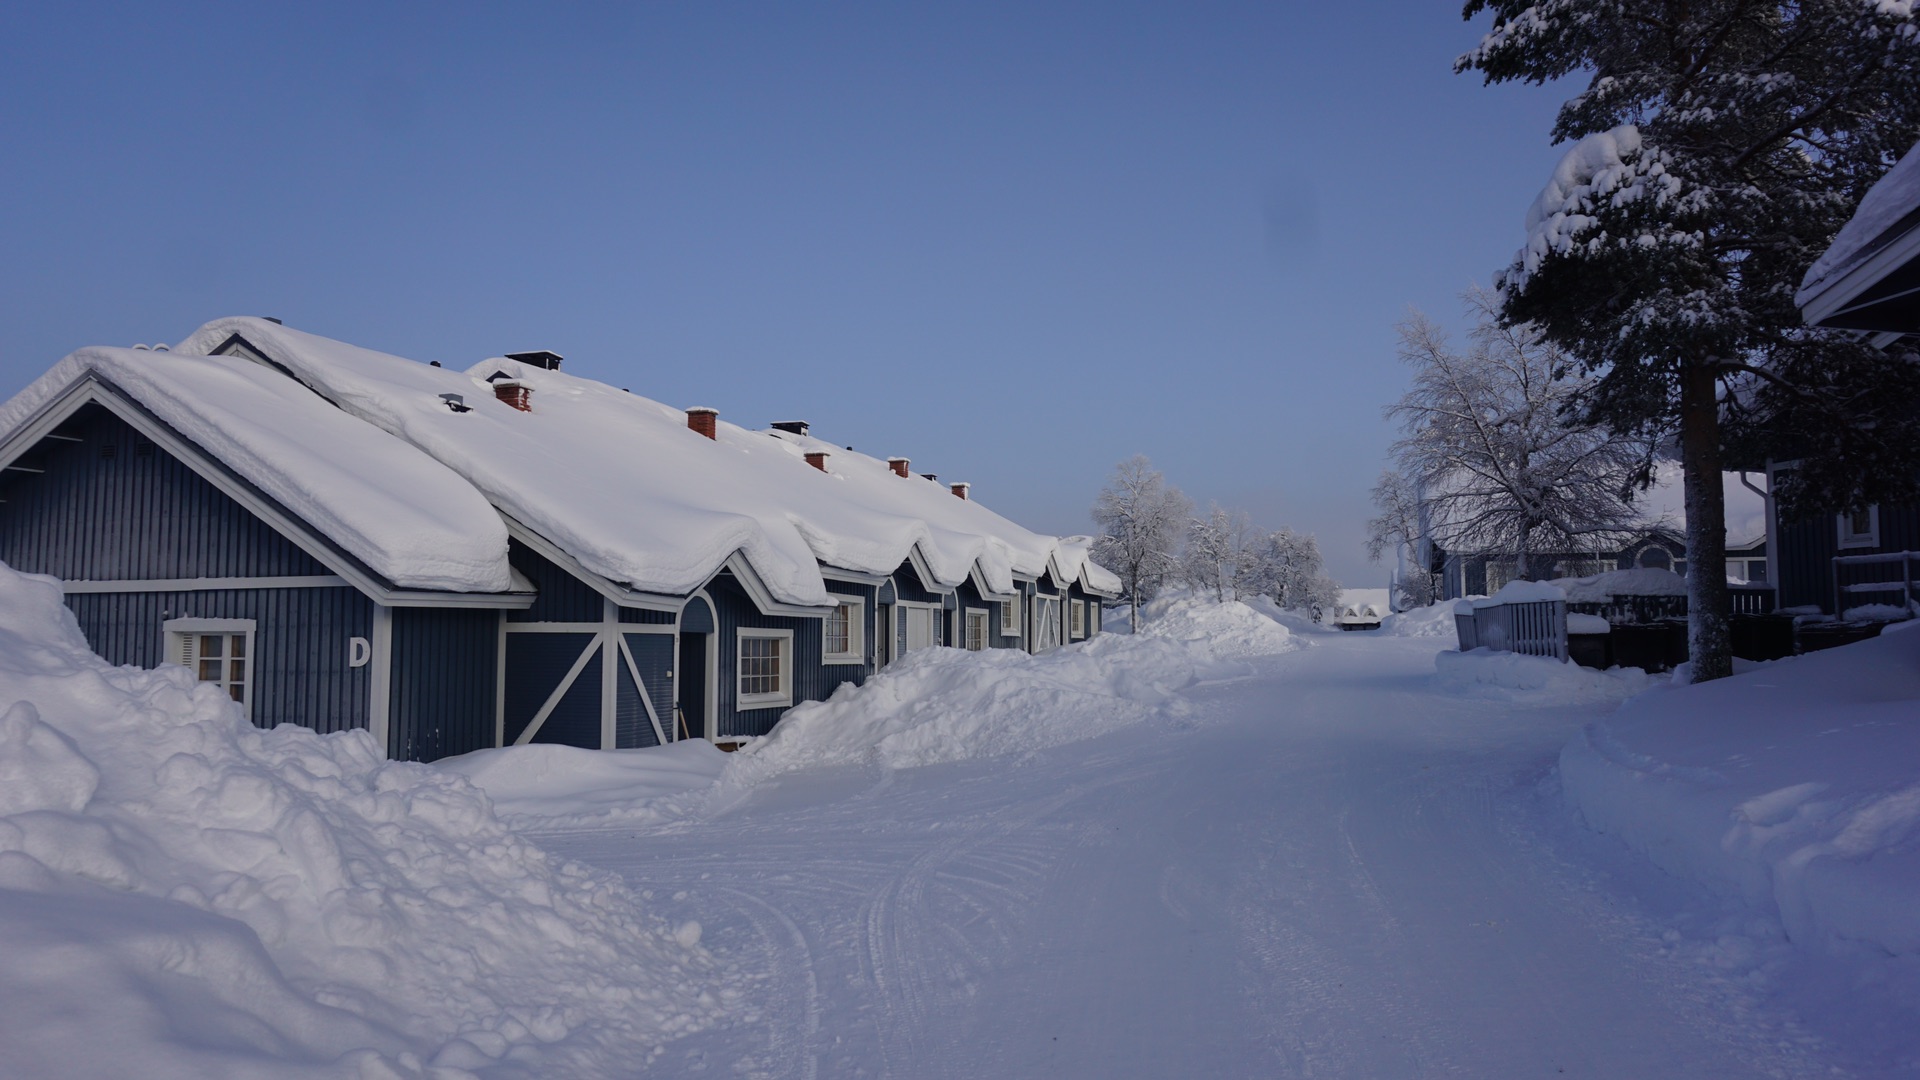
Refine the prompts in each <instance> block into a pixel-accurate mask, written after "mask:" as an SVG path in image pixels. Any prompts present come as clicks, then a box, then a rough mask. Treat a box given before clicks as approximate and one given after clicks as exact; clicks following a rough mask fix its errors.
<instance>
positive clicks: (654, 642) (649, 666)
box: [614, 634, 675, 750]
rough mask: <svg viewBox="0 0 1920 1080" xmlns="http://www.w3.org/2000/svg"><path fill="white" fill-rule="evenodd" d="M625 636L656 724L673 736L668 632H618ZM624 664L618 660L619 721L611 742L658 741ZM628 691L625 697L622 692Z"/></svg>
mask: <svg viewBox="0 0 1920 1080" xmlns="http://www.w3.org/2000/svg"><path fill="white" fill-rule="evenodd" d="M620 636H621V637H623V638H625V639H626V642H627V650H628V651H629V652H631V653H633V666H634V667H635V668H637V669H639V672H640V683H641V685H643V686H645V687H646V689H647V697H648V698H649V699H651V700H652V702H653V710H654V713H655V714H656V715H657V716H658V717H659V718H660V728H661V730H662V731H665V732H666V733H667V738H668V739H672V738H673V732H672V730H671V728H672V724H673V679H672V677H671V673H672V671H673V645H674V640H675V639H674V636H673V635H672V634H622V635H620ZM625 668H626V664H625V663H624V662H622V664H621V669H622V670H621V673H620V680H621V681H620V686H621V691H620V692H621V694H622V695H623V696H622V697H621V699H620V701H619V703H618V705H619V721H618V725H617V730H616V732H615V736H614V745H615V746H617V747H619V748H621V749H623V750H624V749H627V748H628V747H634V746H653V745H655V744H657V743H658V742H659V739H658V738H657V737H655V735H654V733H653V722H652V721H651V720H649V719H648V718H647V710H646V708H645V707H644V706H643V705H642V704H641V703H640V695H639V692H638V690H636V689H635V687H634V686H633V679H632V676H630V675H628V674H627V673H626V670H625ZM628 694H631V695H632V700H631V701H629V700H627V698H626V697H625V696H624V695H628Z"/></svg>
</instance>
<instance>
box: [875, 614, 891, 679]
mask: <svg viewBox="0 0 1920 1080" xmlns="http://www.w3.org/2000/svg"><path fill="white" fill-rule="evenodd" d="M873 662H874V664H875V665H876V666H878V667H882V668H884V667H886V666H887V665H888V664H891V663H893V605H892V604H881V605H880V606H879V607H878V608H875V609H874V612H873Z"/></svg>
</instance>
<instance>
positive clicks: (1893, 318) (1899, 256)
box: [1800, 210, 1920, 333]
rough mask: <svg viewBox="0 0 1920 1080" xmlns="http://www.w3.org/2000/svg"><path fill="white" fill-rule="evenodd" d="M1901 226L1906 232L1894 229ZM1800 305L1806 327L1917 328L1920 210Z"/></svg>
mask: <svg viewBox="0 0 1920 1080" xmlns="http://www.w3.org/2000/svg"><path fill="white" fill-rule="evenodd" d="M1900 229H1904V230H1905V231H1903V232H1902V231H1898V230H1900ZM1888 232H1889V234H1891V239H1887V240H1878V239H1876V240H1875V241H1874V245H1877V246H1873V245H1870V253H1869V254H1868V255H1867V256H1866V257H1865V258H1863V259H1861V260H1860V261H1858V262H1856V263H1854V264H1853V265H1852V266H1850V267H1848V268H1847V270H1846V271H1845V272H1844V273H1842V274H1840V275H1839V276H1837V277H1835V278H1833V279H1831V280H1829V281H1827V282H1825V283H1824V284H1822V286H1821V287H1820V289H1819V291H1818V292H1816V293H1814V294H1813V295H1812V296H1810V297H1808V298H1807V299H1806V302H1805V303H1803V304H1801V305H1800V314H1801V317H1802V318H1804V319H1806V321H1807V324H1808V325H1809V326H1824V327H1829V328H1832V329H1836V330H1862V331H1868V332H1876V333H1886V332H1898V333H1913V332H1916V331H1920V210H1916V211H1915V212H1914V213H1912V214H1909V215H1907V217H1906V218H1904V219H1902V220H1901V222H1900V223H1899V224H1898V225H1896V226H1895V227H1894V228H1893V229H1890V230H1888Z"/></svg>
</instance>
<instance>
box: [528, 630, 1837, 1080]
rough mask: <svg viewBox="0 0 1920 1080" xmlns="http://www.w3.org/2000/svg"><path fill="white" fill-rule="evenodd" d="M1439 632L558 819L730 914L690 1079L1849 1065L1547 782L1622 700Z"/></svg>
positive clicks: (686, 1064)
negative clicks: (1021, 751) (691, 800)
mask: <svg viewBox="0 0 1920 1080" xmlns="http://www.w3.org/2000/svg"><path fill="white" fill-rule="evenodd" d="M1434 650H1435V644H1434V643H1432V642H1427V643H1424V644H1423V643H1422V642H1421V641H1419V640H1418V639H1389V638H1382V637H1379V636H1374V635H1366V636H1361V635H1353V636H1329V637H1323V638H1317V639H1316V640H1315V642H1314V644H1313V647H1312V648H1309V649H1305V650H1301V651H1299V652H1296V653H1292V654H1288V655H1286V656H1282V657H1278V658H1274V659H1273V660H1271V661H1268V662H1266V663H1265V664H1264V667H1263V670H1262V672H1261V674H1260V675H1258V676H1256V677H1254V678H1251V679H1244V680H1239V681H1236V682H1234V683H1230V684H1221V685H1212V686H1201V687H1197V688H1194V689H1192V690H1190V691H1188V692H1187V697H1188V699H1189V700H1190V701H1191V703H1192V704H1193V706H1194V711H1193V716H1192V719H1193V723H1191V724H1187V725H1183V726H1182V727H1181V728H1180V729H1178V730H1172V729H1165V728H1139V729H1133V730H1128V731H1123V732H1120V733H1118V734H1114V735H1109V736H1106V737H1103V738H1100V739H1095V740H1091V741H1088V742H1083V743H1078V744H1074V745H1069V746H1064V747H1058V748H1055V749H1052V750H1048V751H1043V752H1039V753H1034V754H1028V755H1024V756H1020V757H1015V758H1002V759H998V760H993V761H986V762H973V763H965V764H959V765H941V766H930V767H926V768H919V769H906V770H898V771H883V770H879V769H868V768H846V769H837V770H824V771H816V772H811V773H797V774H793V775H790V776H785V777H782V778H781V779H779V780H777V781H774V782H771V783H768V784H764V785H762V786H761V787H760V788H757V789H755V790H754V791H753V793H752V794H751V795H749V796H748V797H747V798H745V799H744V800H741V801H739V802H737V803H735V804H734V805H731V806H730V807H729V808H727V809H726V810H724V811H721V812H718V813H717V814H715V815H714V816H712V817H710V818H707V819H703V820H702V819H696V820H683V821H680V822H676V823H674V824H672V825H668V826H661V827H652V828H644V829H638V830H636V829H634V828H632V827H627V828H618V827H609V828H605V829H601V830H596V831H580V832H567V833H550V834H545V835H543V836H541V837H539V842H540V843H541V844H542V845H543V846H546V847H548V848H549V849H550V850H553V851H556V852H557V853H559V854H562V855H565V856H568V857H571V858H575V859H579V860H581V861H583V862H589V863H593V864H596V865H598V866H601V867H604V868H607V869H611V870H614V871H616V872H619V873H621V874H623V875H625V876H626V878H627V879H628V880H629V881H630V882H631V883H632V884H633V886H634V887H635V888H637V889H643V890H649V891H651V893H652V896H653V900H652V901H651V902H652V903H653V904H654V905H655V906H656V907H657V908H658V909H659V910H661V911H662V913H664V914H667V915H668V916H669V917H671V918H674V919H694V920H698V921H699V922H701V923H702V924H703V926H704V927H705V937H704V939H703V940H704V943H705V944H706V945H707V947H708V948H710V949H711V950H712V951H713V952H714V954H715V955H716V956H718V957H720V958H721V959H722V961H723V962H725V963H727V964H728V965H730V969H731V973H732V976H731V977H732V979H733V981H734V982H735V984H736V985H738V986H740V987H741V989H742V991H743V994H744V996H745V998H746V999H747V1000H748V1001H750V1002H753V1003H754V1004H753V1005H752V1007H751V1008H749V1009H747V1010H745V1011H744V1012H743V1013H742V1014H741V1015H740V1016H738V1017H737V1018H736V1019H735V1020H734V1021H732V1022H730V1023H726V1024H723V1025H722V1026H720V1027H718V1028H716V1029H713V1030H709V1031H706V1032H702V1033H700V1034H697V1035H693V1036H690V1037H687V1038H685V1039H682V1040H680V1041H679V1042H677V1043H674V1044H670V1045H669V1046H668V1047H666V1048H665V1053H664V1054H663V1055H662V1056H661V1057H660V1058H659V1059H658V1061H657V1062H656V1064H655V1065H654V1069H655V1071H657V1072H659V1073H663V1074H669V1075H674V1074H697V1073H714V1074H719V1075H729V1076H747V1077H780V1078H787V1077H806V1078H812V1077H823V1076H824V1077H838V1076H856V1077H858V1076H893V1077H981V1076H994V1077H1029V1076H1035V1077H1038V1076H1070V1077H1078V1076H1090V1077H1091V1076H1098V1077H1120V1076H1141V1077H1148V1076H1154V1077H1158V1076H1283V1077H1382V1078H1385V1077H1429V1076H1534V1075H1538V1076H1549V1077H1552V1076H1589V1077H1637V1078H1655V1077H1691V1076H1708V1075H1711V1076H1716V1077H1738V1076H1756V1077H1759V1076H1766V1077H1799V1076H1815V1075H1819V1076H1832V1075H1847V1074H1848V1073H1847V1070H1845V1069H1844V1068H1841V1067H1839V1066H1837V1065H1836V1064H1835V1062H1836V1061H1837V1058H1836V1057H1835V1055H1834V1054H1832V1053H1831V1052H1830V1048H1828V1047H1826V1046H1824V1045H1823V1044H1822V1043H1821V1042H1820V1041H1819V1040H1818V1039H1817V1038H1815V1037H1813V1036H1812V1035H1809V1034H1807V1033H1806V1032H1804V1031H1801V1030H1799V1029H1798V1028H1796V1027H1795V1026H1794V1025H1793V1023H1792V1022H1791V1020H1790V1019H1789V1018H1787V1017H1784V1016H1782V1015H1779V1014H1778V1013H1777V1010H1773V1009H1771V1008H1770V1007H1769V1006H1768V1005H1767V1003H1766V1001H1765V998H1764V995H1763V993H1762V992H1761V991H1762V989H1763V988H1761V987H1757V986H1756V979H1758V978H1759V976H1758V975H1757V974H1756V973H1753V972H1740V971H1733V972H1724V971H1719V970H1714V969H1712V968H1711V966H1710V965H1708V964H1706V963H1704V962H1703V961H1702V960H1701V959H1699V958H1698V957H1697V955H1695V954H1694V953H1690V952H1689V951H1688V950H1686V949H1681V948H1675V947H1672V946H1671V943H1670V941H1667V940H1663V939H1662V932H1663V930H1664V929H1665V927H1664V926H1663V925H1662V922H1661V920H1660V919H1658V918H1656V917H1654V916H1653V915H1651V914H1649V913H1648V912H1647V911H1646V910H1644V909H1643V908H1641V907H1640V906H1639V905H1638V904H1637V902H1636V901H1635V900H1634V899H1633V898H1632V897H1631V896H1630V895H1627V894H1626V893H1625V892H1623V890H1622V887H1621V886H1619V885H1618V884H1616V883H1614V882H1613V881H1612V880H1611V873H1610V871H1609V870H1607V869H1606V868H1605V862H1604V859H1601V860H1599V861H1596V856H1595V853H1596V851H1599V850H1600V847H1601V845H1602V842H1600V841H1596V840H1594V839H1593V838H1591V837H1589V836H1586V835H1585V834H1583V833H1582V832H1581V831H1580V830H1579V829H1578V827H1577V826H1573V825H1571V824H1570V823H1569V822H1568V821H1567V820H1566V819H1565V815H1564V812H1563V811H1561V810H1560V809H1559V804H1558V800H1557V799H1556V798H1552V797H1549V795H1548V794H1545V793H1543V791H1542V784H1543V782H1550V781H1549V780H1548V777H1549V774H1550V769H1551V766H1552V763H1553V761H1554V759H1555V755H1556V754H1557V752H1558V750H1559V748H1560V746H1561V745H1562V744H1563V743H1564V742H1565V741H1566V739H1567V738H1568V737H1570V736H1571V734H1572V733H1573V732H1574V731H1576V730H1577V729H1578V726H1579V725H1580V724H1581V723H1583V722H1585V721H1587V720H1589V719H1592V718H1593V717H1594V716H1595V715H1597V714H1598V713H1599V712H1600V711H1602V710H1604V709H1605V708H1607V706H1602V705H1584V706H1560V707H1554V708H1525V707H1516V706H1514V705H1512V704H1508V703H1505V702H1500V701H1492V700H1488V701H1478V700H1472V699H1465V698H1459V697H1450V696H1445V695H1441V694H1437V693H1435V692H1433V690H1432V688H1431V686H1430V681H1431V680H1430V678H1429V676H1430V675H1431V672H1432V670H1433V668H1432V665H1433V653H1434ZM1602 854H1604V853H1602Z"/></svg>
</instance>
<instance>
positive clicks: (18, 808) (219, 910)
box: [0, 566, 719, 1078]
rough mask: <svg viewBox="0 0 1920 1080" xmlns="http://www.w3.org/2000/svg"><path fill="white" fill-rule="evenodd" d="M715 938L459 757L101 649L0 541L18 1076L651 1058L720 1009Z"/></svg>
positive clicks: (7, 894) (560, 1064)
mask: <svg viewBox="0 0 1920 1080" xmlns="http://www.w3.org/2000/svg"><path fill="white" fill-rule="evenodd" d="M697 942H698V927H696V926H692V925H691V924H689V925H688V926H686V927H682V928H681V929H680V930H678V931H674V930H672V929H671V928H669V927H667V926H666V925H665V924H664V923H661V922H660V921H659V920H657V919H649V918H647V917H645V916H644V915H642V914H641V913H640V909H639V905H638V903H637V901H636V897H635V896H634V894H633V893H632V892H630V891H629V890H628V889H627V888H626V887H625V886H624V885H622V884H621V883H620V882H619V881H618V880H617V879H615V878H613V877H611V876H609V875H605V874H601V873H599V872H597V871H589V870H587V869H584V868H581V867H579V866H577V865H573V864H570V863H563V862H561V861H560V860H557V859H554V858H552V857H550V856H548V855H547V854H545V853H544V852H542V851H540V850H539V849H538V848H535V847H533V846H532V845H530V844H528V843H526V842H525V841H523V840H520V839H518V838H517V837H515V836H514V835H513V834H511V833H509V832H508V831H506V829H505V828H504V827H503V826H502V825H501V824H500V823H499V821H498V820H497V819H496V818H495V817H494V814H493V812H492V809H491V808H490V806H489V804H488V802H487V800H486V798H485V797H484V796H483V795H482V794H481V793H480V791H479V790H478V789H477V788H475V787H473V786H472V785H471V784H469V783H468V782H467V781H466V780H465V779H464V778H461V777H459V776H455V775H451V774H449V773H446V772H443V771H441V770H437V769H434V768H431V767H428V766H423V765H414V764H406V763H391V762H387V761H384V760H382V759H381V757H380V755H379V753H378V752H377V748H376V747H375V745H374V743H373V741H372V740H371V739H370V738H369V737H368V736H367V735H366V734H365V733H363V732H351V733H346V734H339V735H331V736H320V735H316V734H314V733H312V732H310V731H307V730H304V729H300V728H292V727H282V728H279V729H276V730H274V731H261V730H258V729H256V728H254V727H252V726H251V725H249V724H248V723H246V721H245V720H244V719H242V718H241V716H240V715H239V714H238V712H237V711H236V709H235V708H234V706H233V705H232V703H231V702H229V701H227V700H226V699H225V698H223V697H222V696H221V694H220V693H219V691H218V690H217V689H216V688H214V687H212V686H206V685H199V684H196V683H195V682H194V681H193V679H192V678H191V677H190V676H189V673H188V672H187V671H186V669H184V668H166V669H162V670H157V671H142V670H138V669H135V668H115V667H111V666H109V665H107V664H106V663H105V662H104V661H102V660H100V659H99V658H98V657H96V656H94V655H93V654H92V652H91V651H90V650H89V649H88V648H87V646H86V643H85V640H84V639H83V638H82V636H81V634H80V631H79V628H78V626H77V625H76V624H75V623H74V620H73V617H72V615H71V614H70V613H69V612H68V610H67V609H66V608H65V607H64V606H63V605H62V603H61V599H60V593H59V589H58V586H57V585H56V584H55V583H53V582H52V581H51V580H50V579H45V578H35V577H29V576H26V575H21V574H17V573H15V572H13V571H12V570H10V569H8V568H6V567H4V566H0V957H4V958H5V959H4V962H0V1061H3V1062H4V1065H3V1066H0V1071H3V1072H4V1073H5V1074H6V1075H7V1076H8V1077H42V1076H44V1077H79V1076H98V1077H106V1076H116V1077H117V1076H139V1077H172V1076H179V1077H188V1076H191V1077H206V1076H250V1077H251V1076H296V1075H297V1076H364V1077H390V1076H427V1075H431V1076H434V1077H441V1078H452V1077H461V1076H469V1075H474V1074H479V1075H486V1076H535V1075H568V1076H602V1075H604V1076H615V1075H618V1076H625V1075H631V1074H632V1073H633V1072H634V1071H635V1070H636V1069H638V1068H640V1067H642V1066H643V1065H644V1064H645V1063H646V1061H647V1060H649V1054H650V1053H651V1052H652V1050H653V1048H654V1047H655V1046H657V1045H659V1044H660V1043H661V1042H662V1041H664V1040H666V1039H668V1038H671V1037H673V1036H674V1035H676V1034H680V1033H684V1032H687V1031H690V1030H692V1029H695V1028H697V1027H699V1026H701V1025H703V1024H704V1023H706V1022H708V1021H709V1020H711V1019H712V1018H713V1017H714V1016H715V1015H716V1014H717V1012H718V1010H719V1003H718V1002H717V1000H716V999H715V997H714V994H713V990H712V987H713V983H714V982H715V979H714V977H713V975H712V974H711V972H712V970H713V965H712V961H711V959H710V958H709V957H708V956H707V954H706V953H705V952H704V951H703V950H702V949H700V948H699V946H698V944H697Z"/></svg>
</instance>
